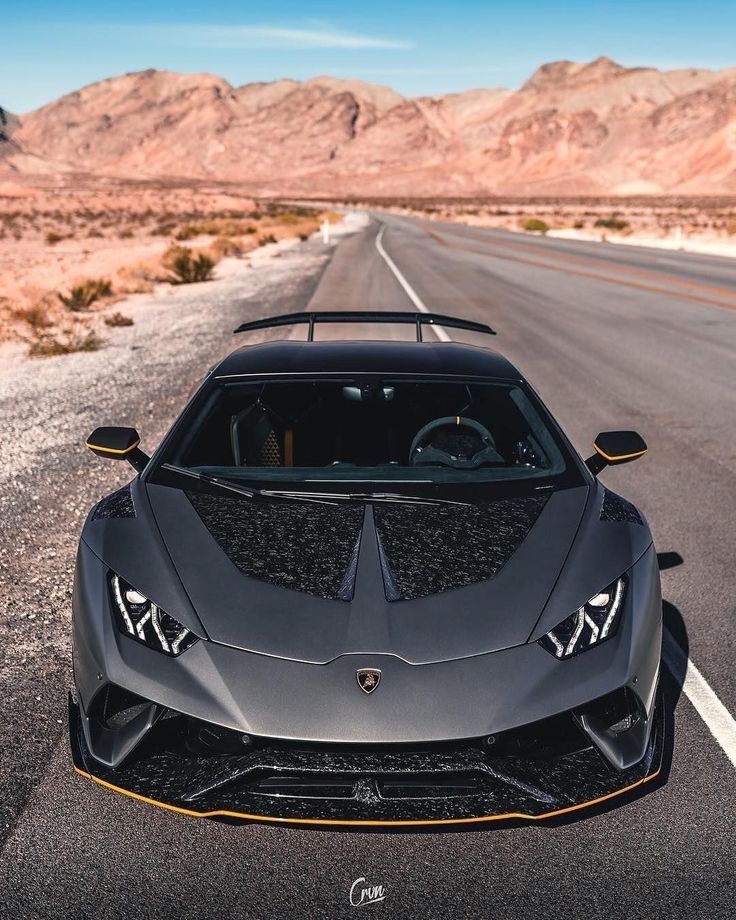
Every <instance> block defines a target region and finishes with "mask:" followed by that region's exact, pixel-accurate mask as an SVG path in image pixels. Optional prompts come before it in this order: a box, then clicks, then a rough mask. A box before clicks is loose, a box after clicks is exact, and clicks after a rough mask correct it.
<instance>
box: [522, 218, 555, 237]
mask: <svg viewBox="0 0 736 920" xmlns="http://www.w3.org/2000/svg"><path fill="white" fill-rule="evenodd" d="M521 227H522V230H526V231H527V233H547V232H548V231H549V224H548V223H547V222H546V221H544V220H540V219H539V218H538V217H528V218H527V219H526V220H525V221H523V222H522V224H521Z"/></svg>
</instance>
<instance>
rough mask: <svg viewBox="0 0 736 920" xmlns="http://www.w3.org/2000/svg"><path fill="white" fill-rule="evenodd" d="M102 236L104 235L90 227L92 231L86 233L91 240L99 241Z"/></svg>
mask: <svg viewBox="0 0 736 920" xmlns="http://www.w3.org/2000/svg"><path fill="white" fill-rule="evenodd" d="M104 235H105V234H104V233H101V232H100V231H99V230H98V229H97V228H96V227H92V229H91V230H89V231H88V232H87V238H88V239H93V238H100V239H101V238H102V237H104Z"/></svg>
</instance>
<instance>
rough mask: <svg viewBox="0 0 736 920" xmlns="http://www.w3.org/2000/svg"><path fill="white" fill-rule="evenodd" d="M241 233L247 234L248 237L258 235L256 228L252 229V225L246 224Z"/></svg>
mask: <svg viewBox="0 0 736 920" xmlns="http://www.w3.org/2000/svg"><path fill="white" fill-rule="evenodd" d="M243 233H247V234H248V235H251V234H253V233H258V227H254V226H253V224H248V225H247V226H246V227H245V229H244V230H243Z"/></svg>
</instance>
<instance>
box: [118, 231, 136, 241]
mask: <svg viewBox="0 0 736 920" xmlns="http://www.w3.org/2000/svg"><path fill="white" fill-rule="evenodd" d="M120 239H121V240H132V239H133V231H132V230H121V232H120Z"/></svg>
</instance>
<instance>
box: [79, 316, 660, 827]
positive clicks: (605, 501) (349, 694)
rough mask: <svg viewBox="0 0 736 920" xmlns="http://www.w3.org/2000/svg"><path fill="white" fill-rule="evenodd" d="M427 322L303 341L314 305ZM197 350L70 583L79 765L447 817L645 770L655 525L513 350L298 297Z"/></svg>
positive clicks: (110, 442) (201, 801) (342, 818)
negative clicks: (159, 430) (296, 337)
mask: <svg viewBox="0 0 736 920" xmlns="http://www.w3.org/2000/svg"><path fill="white" fill-rule="evenodd" d="M325 320H329V321H330V322H361V323H371V322H376V323H379V322H392V323H397V322H398V323H412V324H414V325H415V326H416V333H417V334H416V338H417V341H415V342H397V341H389V342H387V341H371V342H368V341H314V335H313V333H314V327H315V324H317V323H320V322H323V321H325ZM299 322H305V323H309V336H308V341H306V342H298V341H281V342H272V343H267V344H258V345H252V346H249V347H244V348H241V349H239V350H237V351H235V352H234V353H233V354H231V355H230V356H229V357H227V358H225V360H223V361H222V362H221V363H220V364H218V365H217V366H216V367H214V368H213V369H212V370H211V371H210V372H209V373H208V374H207V376H206V378H205V379H204V381H203V382H202V383H201V385H200V386H199V388H198V389H197V391H196V392H195V394H194V395H193V396H192V398H191V400H190V402H189V403H188V405H187V406H186V407H185V409H184V411H183V412H182V414H181V416H180V417H179V419H178V420H177V421H176V423H175V424H174V426H173V427H172V429H171V430H170V432H169V433H168V434H167V435H166V437H165V438H164V439H163V441H162V443H161V444H160V446H159V447H158V449H157V450H156V451H155V453H154V454H153V456H152V457H150V458H149V457H148V456H146V455H145V454H144V453H143V452H142V451H141V449H140V448H139V446H138V444H139V436H138V434H137V433H136V431H135V430H133V429H130V428H98V429H97V430H96V431H95V432H94V433H93V434H92V435H91V436H90V438H89V440H88V442H87V446H88V447H90V448H91V450H93V451H94V452H95V453H97V454H99V455H100V456H105V457H115V458H122V459H125V460H128V461H129V462H130V463H131V464H132V465H133V467H134V468H135V470H136V472H137V475H136V476H135V478H134V479H133V481H132V482H130V483H129V484H128V485H127V486H125V487H124V488H122V489H120V490H119V491H117V492H115V493H113V494H112V495H109V496H107V497H106V498H104V499H103V500H102V501H100V502H99V503H98V504H97V505H96V506H95V507H94V508H93V509H92V511H91V513H90V514H89V517H88V519H87V521H86V523H85V526H84V530H83V532H82V537H81V541H80V545H79V555H78V559H77V569H76V578H75V585H74V601H73V628H74V675H75V684H76V692H75V694H74V695H73V696H72V697H71V698H70V732H71V743H72V751H73V758H74V763H75V765H76V768H77V770H78V772H79V773H81V774H83V775H85V776H88V777H90V778H92V779H93V780H95V781H96V782H98V783H100V784H102V785H105V786H109V787H110V788H113V789H115V790H117V791H120V792H124V793H126V794H128V795H131V796H134V797H136V798H140V799H144V800H146V801H150V802H152V803H154V804H158V805H162V806H164V807H166V808H170V809H172V810H175V811H179V812H184V813H186V814H190V815H196V816H235V817H242V818H246V819H255V820H265V821H287V822H296V823H315V824H324V823H328V824H353V825H361V824H364V825H365V824H367V825H372V824H377V825H386V824H389V825H408V824H430V825H431V824H443V823H463V822H476V821H487V820H494V819H500V818H509V817H514V818H529V819H537V818H543V817H549V816H552V815H559V814H563V813H566V812H569V811H572V810H575V809H578V808H581V807H583V806H585V805H589V804H591V803H597V802H600V801H603V800H606V799H608V798H611V797H612V796H615V795H618V794H620V793H623V792H626V791H628V790H630V789H632V788H634V787H636V786H639V785H641V784H643V783H645V782H647V781H648V780H651V779H652V778H653V777H655V776H656V775H657V774H658V772H659V769H660V763H661V758H662V747H663V719H662V715H661V710H662V707H661V704H659V703H658V702H657V700H658V694H657V683H658V676H659V666H660V653H661V637H662V602H661V594H660V585H659V572H658V567H657V560H656V554H655V551H654V547H653V545H652V537H651V534H650V532H649V528H648V526H647V524H646V522H645V520H644V518H643V516H642V515H641V513H640V512H639V511H638V510H637V509H636V508H635V507H634V506H633V505H631V504H630V503H629V502H628V501H626V500H625V499H623V498H621V497H620V496H618V495H616V494H614V493H613V492H611V491H609V490H607V489H606V488H605V487H604V486H603V485H601V483H600V482H599V481H598V479H597V475H598V474H599V473H600V472H601V471H602V470H603V469H604V467H605V466H606V465H607V464H613V463H623V462H626V461H628V460H632V459H634V458H635V457H639V456H640V455H641V454H643V453H644V451H645V450H646V445H645V444H644V442H643V440H642V439H641V438H640V437H639V436H638V435H637V434H635V433H634V432H622V431H619V432H606V433H603V434H600V435H598V437H597V439H596V442H595V452H594V453H593V455H592V456H591V457H590V458H589V459H588V460H586V461H583V460H582V459H581V458H580V457H579V456H578V454H577V453H576V452H575V450H574V449H573V447H572V446H571V444H570V442H569V441H568V440H567V438H566V437H565V435H564V434H563V432H562V431H561V430H560V428H559V426H558V425H557V424H556V422H555V421H554V419H553V418H552V417H551V416H550V414H549V412H548V411H547V410H546V409H545V407H544V405H543V404H542V403H541V402H540V400H539V397H538V396H537V395H536V394H535V392H534V391H533V389H532V388H531V387H530V385H529V384H528V383H527V382H526V380H525V379H524V378H523V376H522V375H521V373H520V372H519V371H518V370H517V369H516V368H515V367H513V366H512V365H511V364H510V363H509V362H508V361H507V360H506V359H505V358H503V357H502V356H501V355H499V354H497V353H495V352H493V351H489V350H486V349H484V348H478V347H474V346H470V345H462V344H458V343H454V342H434V341H433V342H428V341H423V340H422V339H423V336H422V330H423V329H424V328H425V327H426V326H427V325H431V324H438V325H442V326H446V327H455V328H460V329H466V330H472V331H475V332H485V333H491V332H492V330H491V329H489V327H487V326H485V325H483V324H479V323H473V322H468V321H464V320H460V319H457V318H454V317H446V316H439V315H436V314H413V313H411V314H409V313H337V312H336V313H326V314H319V313H308V314H291V315H289V316H286V317H277V318H275V319H268V320H259V321H256V322H252V323H246V324H244V325H243V326H242V327H240V330H236V331H241V330H250V329H256V328H265V327H267V326H280V325H286V324H292V323H299Z"/></svg>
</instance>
